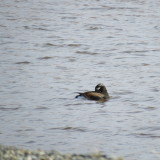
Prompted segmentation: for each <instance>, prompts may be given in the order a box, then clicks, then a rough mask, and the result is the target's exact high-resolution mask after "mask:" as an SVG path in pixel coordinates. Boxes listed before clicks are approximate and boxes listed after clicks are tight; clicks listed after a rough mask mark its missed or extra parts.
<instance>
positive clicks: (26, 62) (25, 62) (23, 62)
mask: <svg viewBox="0 0 160 160" xmlns="http://www.w3.org/2000/svg"><path fill="white" fill-rule="evenodd" d="M29 63H31V62H28V61H22V62H16V63H15V64H29Z"/></svg>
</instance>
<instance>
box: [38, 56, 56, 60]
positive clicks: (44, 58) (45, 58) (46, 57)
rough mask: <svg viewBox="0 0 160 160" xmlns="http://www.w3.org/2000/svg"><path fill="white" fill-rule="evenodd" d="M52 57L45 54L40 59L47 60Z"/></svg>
mask: <svg viewBox="0 0 160 160" xmlns="http://www.w3.org/2000/svg"><path fill="white" fill-rule="evenodd" d="M51 58H53V57H49V56H45V57H39V58H38V59H40V60H47V59H51Z"/></svg>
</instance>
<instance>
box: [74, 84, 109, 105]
mask: <svg viewBox="0 0 160 160" xmlns="http://www.w3.org/2000/svg"><path fill="white" fill-rule="evenodd" d="M80 96H82V97H85V98H86V99H89V100H95V101H102V102H104V101H107V100H108V99H109V94H108V92H107V89H106V87H105V86H104V85H103V84H102V83H99V84H98V85H97V86H96V87H95V91H89V92H84V93H79V95H77V96H76V98H78V97H80Z"/></svg>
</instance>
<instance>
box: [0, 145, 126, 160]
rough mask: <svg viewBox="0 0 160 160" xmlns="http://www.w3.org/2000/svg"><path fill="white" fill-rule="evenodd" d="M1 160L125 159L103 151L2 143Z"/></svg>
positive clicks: (0, 147)
mask: <svg viewBox="0 0 160 160" xmlns="http://www.w3.org/2000/svg"><path fill="white" fill-rule="evenodd" d="M0 160H124V159H123V158H121V157H117V158H109V157H108V156H106V155H105V154H103V153H101V152H96V153H91V154H74V153H71V154H70V153H65V154H64V153H61V152H58V151H55V150H50V151H45V150H30V149H21V148H20V147H14V146H6V145H2V144H0Z"/></svg>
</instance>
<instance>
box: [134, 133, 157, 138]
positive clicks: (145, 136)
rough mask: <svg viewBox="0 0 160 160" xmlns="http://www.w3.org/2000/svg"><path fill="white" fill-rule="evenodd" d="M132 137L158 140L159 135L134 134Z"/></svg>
mask: <svg viewBox="0 0 160 160" xmlns="http://www.w3.org/2000/svg"><path fill="white" fill-rule="evenodd" d="M134 135H135V136H136V137H139V138H160V135H156V134H151V133H135V134H134Z"/></svg>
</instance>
